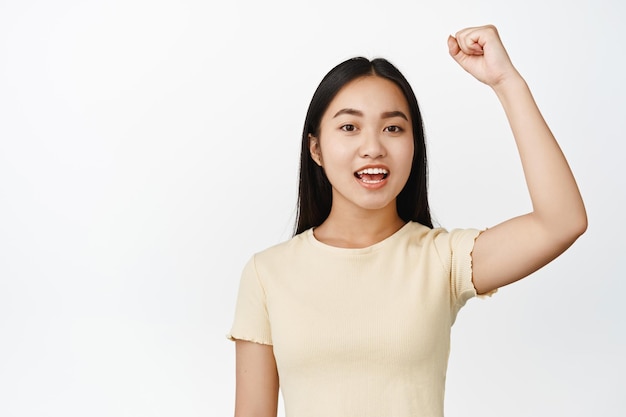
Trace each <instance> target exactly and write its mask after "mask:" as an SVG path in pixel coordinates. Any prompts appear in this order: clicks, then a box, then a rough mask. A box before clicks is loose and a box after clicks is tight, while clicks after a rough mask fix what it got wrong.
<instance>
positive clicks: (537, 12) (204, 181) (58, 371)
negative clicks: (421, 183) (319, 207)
mask: <svg viewBox="0 0 626 417" xmlns="http://www.w3.org/2000/svg"><path fill="white" fill-rule="evenodd" d="M225 3H226V2H210V1H199V0H197V1H194V0H177V1H173V0H157V1H139V0H130V1H129V0H124V1H122V0H117V1H101V2H96V1H67V0H66V1H54V2H50V1H6V0H5V1H1V2H0V415H1V416H3V417H17V416H93V417H96V416H116V417H122V416H129V417H139V416H189V417H195V416H228V415H232V406H233V401H234V346H233V344H232V342H229V341H227V340H226V338H225V334H226V333H227V331H228V330H229V328H230V325H231V321H232V315H233V310H234V302H235V297H236V292H237V286H238V281H239V274H240V272H241V269H242V267H243V264H244V263H245V261H246V260H247V259H248V258H249V257H250V256H251V255H252V253H253V252H255V251H259V250H262V249H264V248H265V247H267V246H269V245H272V244H275V243H278V242H280V241H282V240H285V239H287V238H289V237H290V234H291V231H292V227H293V221H294V211H295V200H296V182H297V162H298V157H299V141H300V133H301V128H302V123H303V120H304V115H305V112H306V107H307V106H308V102H309V100H310V98H311V95H312V93H313V91H314V89H315V88H316V86H317V84H318V83H319V81H320V80H321V78H322V76H323V75H324V74H325V73H326V72H327V71H328V70H329V69H330V68H331V67H332V66H334V65H335V64H337V63H339V62H340V61H342V60H344V59H346V58H348V57H351V56H354V55H365V56H367V57H369V58H373V57H377V56H383V57H386V58H388V59H389V60H391V61H392V62H393V63H395V64H396V65H397V66H398V67H399V68H400V70H401V71H403V72H404V74H405V75H406V76H407V78H408V79H409V81H411V83H412V84H413V87H414V89H415V91H416V94H417V96H418V99H419V101H420V105H421V106H422V109H423V115H424V119H425V125H426V133H427V140H428V146H429V150H428V152H429V158H430V175H431V206H432V212H433V216H434V218H435V219H436V221H437V222H438V224H440V225H442V226H444V227H446V228H455V227H479V228H482V227H487V226H491V225H494V224H496V223H498V222H500V221H502V220H504V219H507V218H509V217H511V216H514V215H518V214H522V213H524V212H526V211H527V210H528V209H529V208H530V206H529V201H528V197H527V194H526V191H525V186H524V182H523V177H522V174H521V169H520V165H519V161H518V158H517V155H516V150H515V146H514V142H513V140H512V137H511V135H510V133H509V131H508V127H507V125H506V122H505V119H504V115H503V113H502V110H501V108H500V106H499V104H498V102H497V99H496V97H495V95H494V94H493V93H492V92H491V91H490V90H489V88H488V87H486V86H484V85H482V84H480V83H479V82H477V81H475V80H473V79H472V78H471V76H469V75H468V74H466V73H465V72H463V70H461V69H460V68H459V67H458V66H457V65H456V63H454V61H453V60H452V59H451V58H450V57H449V56H448V55H447V47H446V37H447V36H448V34H450V33H454V32H456V31H457V30H459V29H461V28H463V27H466V26H473V25H482V24H485V23H493V24H495V25H496V26H498V28H499V29H500V34H501V36H502V38H503V41H504V42H505V45H506V46H507V48H508V50H509V53H510V55H511V57H512V58H513V61H514V63H515V64H516V66H517V67H518V69H519V70H520V72H521V73H522V74H523V75H524V77H525V78H526V80H527V81H528V83H529V85H530V86H531V88H532V90H533V92H534V94H535V98H536V99H537V101H538V103H539V105H540V107H541V109H542V111H543V113H544V116H545V117H546V119H547V120H548V122H549V123H550V126H551V128H552V129H553V131H554V133H555V135H556V136H557V138H558V139H559V141H560V144H561V146H562V148H563V150H564V152H565V153H566V155H567V157H568V159H569V161H570V164H571V166H572V169H573V170H574V173H575V175H576V177H577V179H578V183H579V186H580V188H581V191H582V193H583V196H584V198H585V202H586V205H587V209H588V214H589V230H588V232H587V233H586V234H585V235H584V236H583V237H582V238H581V239H579V241H577V242H576V243H575V244H574V246H573V247H572V248H571V249H570V250H569V251H568V252H566V253H565V254H564V255H563V256H561V257H560V258H558V259H557V260H556V261H555V262H553V263H552V264H550V265H549V266H547V267H545V268H544V269H542V270H541V271H539V272H537V273H535V274H534V275H533V276H531V277H530V278H528V279H526V280H525V281H522V282H520V283H517V284H514V285H512V286H510V287H507V288H504V289H501V290H500V292H499V293H498V294H497V295H496V296H494V297H493V298H491V299H488V300H471V301H470V302H469V303H468V304H467V306H466V307H465V309H464V310H463V311H462V312H461V313H460V315H459V318H458V320H457V323H456V324H455V326H454V327H453V342H452V343H453V345H452V352H451V357H450V367H449V372H448V384H447V397H446V414H447V416H449V417H454V416H485V417H487V416H509V417H512V416H623V415H624V414H625V413H626V400H625V398H626V396H624V382H623V375H624V374H625V373H626V364H625V359H624V352H625V351H626V334H625V325H624V316H625V313H624V311H623V308H622V304H623V300H624V293H625V291H626V284H625V280H624V278H625V273H624V271H623V270H622V269H621V268H620V266H621V264H622V263H624V261H625V256H624V248H625V245H624V243H623V239H624V238H623V237H624V235H625V233H626V228H625V220H624V216H625V213H626V204H625V191H626V187H625V185H626V184H625V178H626V172H625V171H626V169H625V168H624V165H625V158H624V151H625V146H624V143H623V142H624V139H625V137H624V131H625V120H626V117H625V116H624V110H625V102H626V99H625V97H626V86H625V82H624V74H625V73H626V68H625V66H626V65H625V64H624V61H623V46H624V34H623V23H624V21H625V20H626V12H625V10H624V9H625V6H624V3H623V2H621V1H620V0H612V1H611V0H575V1H571V0H569V1H565V0H563V1H546V0H541V1H540V0H527V1H518V2H515V3H513V2H504V1H500V0H475V1H472V2H468V1H463V0H456V1H438V2H436V1H428V2H426V1H423V2H420V1H394V0H390V1H385V2H381V1H376V2H374V1H366V0H358V1H357V0H350V1H341V0H334V1H321V0H315V1H308V2H288V1H283V2H276V1H263V2H257V1H244V2H242V1H239V2H229V3H228V4H225ZM281 413H282V411H281ZM294 417H297V416H294ZM320 417H323V416H320Z"/></svg>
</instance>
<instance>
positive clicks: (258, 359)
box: [235, 340, 278, 417]
mask: <svg viewBox="0 0 626 417" xmlns="http://www.w3.org/2000/svg"><path fill="white" fill-rule="evenodd" d="M235 349H236V361H237V365H236V394H235V417H276V415H277V412H278V371H277V370H276V360H275V359H274V350H273V348H272V346H269V345H262V344H259V343H253V342H247V341H245V340H236V341H235Z"/></svg>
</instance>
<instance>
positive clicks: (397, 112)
mask: <svg viewBox="0 0 626 417" xmlns="http://www.w3.org/2000/svg"><path fill="white" fill-rule="evenodd" d="M380 117H381V118H383V119H390V118H392V117H402V118H403V119H404V120H406V121H407V122H408V121H409V118H408V117H406V114H404V113H402V112H401V111H400V110H395V111H387V112H384V113H383V114H381V115H380Z"/></svg>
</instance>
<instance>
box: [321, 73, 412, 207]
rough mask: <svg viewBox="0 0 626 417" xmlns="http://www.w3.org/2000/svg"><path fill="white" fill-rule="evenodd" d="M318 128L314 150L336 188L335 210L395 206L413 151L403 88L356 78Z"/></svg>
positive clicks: (377, 79) (382, 80) (374, 78)
mask: <svg viewBox="0 0 626 417" xmlns="http://www.w3.org/2000/svg"><path fill="white" fill-rule="evenodd" d="M319 132H320V133H319V137H313V136H311V138H310V150H311V155H312V156H313V159H314V160H315V162H316V163H317V164H318V165H320V166H321V167H323V168H324V172H325V173H326V176H327V177H328V180H329V181H330V184H331V186H332V190H333V208H332V209H333V210H335V209H340V208H342V207H345V208H352V209H354V208H360V209H365V210H379V209H392V208H393V209H394V210H395V207H396V206H395V202H396V197H397V196H398V194H399V193H400V191H401V190H402V188H403V187H404V185H405V184H406V182H407V179H408V178H409V174H410V172H411V163H412V160H413V152H414V145H413V125H412V121H411V116H410V111H409V106H408V104H407V101H406V99H405V98H404V95H403V94H402V91H401V90H400V88H399V87H398V86H397V85H396V84H394V83H393V82H391V81H389V80H387V79H385V78H382V77H377V76H366V77H361V78H357V79H355V80H353V81H351V82H350V83H348V84H346V85H345V86H344V87H343V88H342V89H341V90H340V91H339V93H338V94H337V96H335V98H334V99H333V101H332V102H331V103H330V105H329V106H328V109H326V112H325V113H324V116H323V117H322V121H321V124H320V130H319Z"/></svg>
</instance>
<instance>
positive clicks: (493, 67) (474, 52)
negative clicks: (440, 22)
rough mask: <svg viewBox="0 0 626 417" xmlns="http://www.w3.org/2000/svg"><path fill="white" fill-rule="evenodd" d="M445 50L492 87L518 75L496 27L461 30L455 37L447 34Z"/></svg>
mask: <svg viewBox="0 0 626 417" xmlns="http://www.w3.org/2000/svg"><path fill="white" fill-rule="evenodd" d="M448 50H449V52H450V55H451V56H452V58H454V60H455V61H456V62H458V63H459V65H460V66H461V67H462V68H463V69H464V70H465V71H467V72H469V73H470V74H472V75H473V76H474V77H475V78H476V79H477V80H479V81H481V82H483V83H485V84H487V85H489V86H490V87H492V88H494V87H497V86H498V85H500V84H502V83H503V82H504V81H506V80H509V79H511V78H513V77H519V76H520V75H519V73H518V72H517V70H516V69H515V67H514V66H513V64H512V63H511V59H510V58H509V55H508V54H507V52H506V50H505V49H504V46H503V45H502V41H501V40H500V36H499V35H498V31H497V29H496V28H495V26H492V25H487V26H480V27H471V28H466V29H463V30H460V31H459V32H457V33H456V35H455V36H449V37H448Z"/></svg>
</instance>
